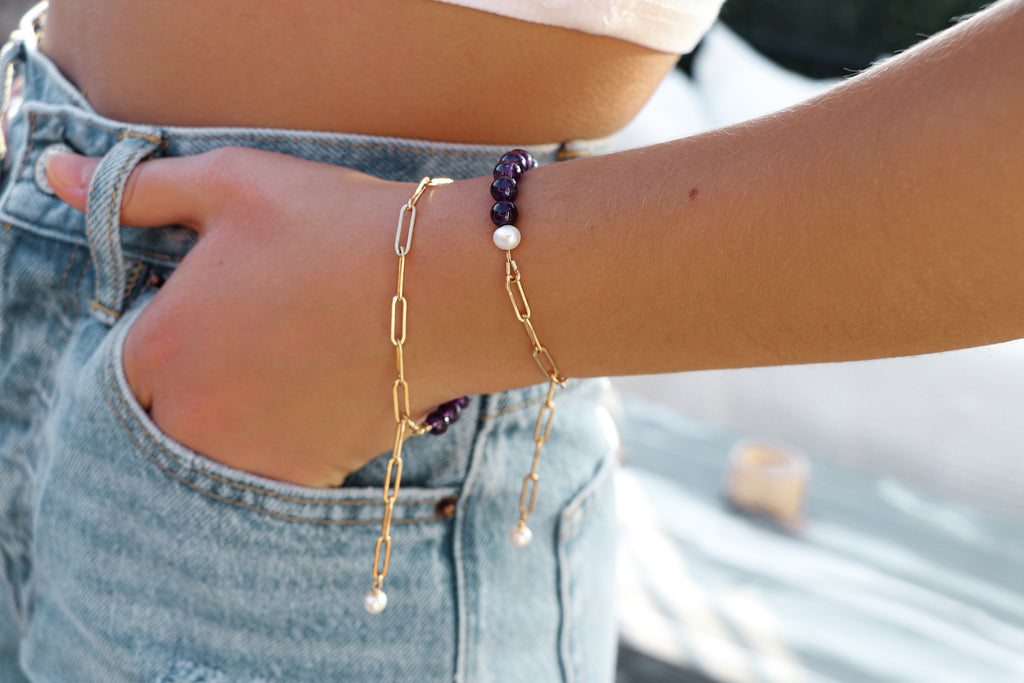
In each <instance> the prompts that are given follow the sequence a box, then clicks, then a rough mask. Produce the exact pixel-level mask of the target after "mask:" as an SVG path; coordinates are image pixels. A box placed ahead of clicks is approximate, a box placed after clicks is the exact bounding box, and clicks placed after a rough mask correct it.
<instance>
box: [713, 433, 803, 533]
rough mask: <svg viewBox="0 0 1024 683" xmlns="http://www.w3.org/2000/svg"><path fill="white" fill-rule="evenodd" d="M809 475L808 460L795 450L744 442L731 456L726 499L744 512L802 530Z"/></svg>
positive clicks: (758, 442) (726, 483) (769, 444)
mask: <svg viewBox="0 0 1024 683" xmlns="http://www.w3.org/2000/svg"><path fill="white" fill-rule="evenodd" d="M809 471H810V467H809V466H808V464H807V459H806V458H804V457H803V456H802V455H801V454H799V453H797V452H796V451H794V450H793V449H792V448H789V447H786V446H782V445H780V444H776V443H767V442H761V441H754V440H746V441H741V442H740V443H738V444H736V446H734V447H733V449H732V452H731V453H730V455H729V471H728V474H727V477H726V482H725V487H726V497H727V498H728V499H729V502H730V503H731V504H732V505H734V506H735V507H736V508H738V509H740V510H742V511H744V512H752V513H756V514H761V515H766V516H768V517H770V518H772V519H774V520H775V521H778V522H781V523H782V524H784V525H785V526H786V527H789V528H790V529H793V530H800V529H802V528H803V502H804V489H805V488H806V487H807V480H808V475H809Z"/></svg>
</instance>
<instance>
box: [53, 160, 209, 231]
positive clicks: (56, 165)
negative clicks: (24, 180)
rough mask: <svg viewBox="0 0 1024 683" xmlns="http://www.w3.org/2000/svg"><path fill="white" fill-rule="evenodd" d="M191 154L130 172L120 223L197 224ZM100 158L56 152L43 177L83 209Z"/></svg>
mask: <svg viewBox="0 0 1024 683" xmlns="http://www.w3.org/2000/svg"><path fill="white" fill-rule="evenodd" d="M190 159H191V158H190V157H182V158H169V159H154V160H151V161H144V162H142V163H141V164H139V165H138V166H136V167H135V169H134V170H133V171H132V174H131V176H129V178H128V183H127V185H126V186H125V189H124V198H123V200H122V202H121V224H122V225H131V226H135V227H143V228H145V227H157V226H161V225H173V224H180V225H187V226H189V227H192V228H197V229H198V226H199V220H198V215H197V214H198V204H197V201H196V197H195V196H194V195H193V193H192V192H190V191H189V188H190V187H192V186H193V185H194V183H192V182H189V181H190V180H191V179H192V178H191V176H190V175H189V173H190V172H191V171H192V170H193V169H192V168H191V166H192V165H193V163H192V162H191V161H190ZM99 165H100V160H99V159H96V158H92V157H84V156H81V155H79V154H73V153H71V152H58V153H56V154H53V155H51V156H50V158H49V159H47V163H46V179H47V180H48V181H49V183H50V187H52V188H53V191H54V193H56V195H57V196H58V197H60V199H62V200H63V201H65V202H67V203H68V204H70V205H71V206H73V207H75V208H76V209H78V210H79V211H83V212H84V211H85V210H86V204H87V201H88V198H89V185H90V183H91V181H92V176H93V174H94V173H95V172H96V168H97V167H98V166H99Z"/></svg>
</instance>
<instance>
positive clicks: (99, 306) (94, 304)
mask: <svg viewBox="0 0 1024 683" xmlns="http://www.w3.org/2000/svg"><path fill="white" fill-rule="evenodd" d="M89 305H90V306H92V307H93V308H95V309H96V310H97V311H102V312H104V313H106V314H107V315H109V316H112V317H113V318H114V320H119V319H120V318H121V314H120V313H118V312H117V311H115V310H113V309H110V308H107V307H106V306H104V305H103V304H101V303H100V302H99V301H96V300H93V301H90V302H89Z"/></svg>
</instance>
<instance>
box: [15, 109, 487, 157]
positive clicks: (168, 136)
mask: <svg viewBox="0 0 1024 683" xmlns="http://www.w3.org/2000/svg"><path fill="white" fill-rule="evenodd" d="M37 115H39V116H48V117H51V118H55V119H70V118H76V119H77V123H78V124H79V125H82V126H86V127H88V128H95V129H97V130H102V131H106V132H108V133H110V134H114V133H116V132H117V131H116V130H115V129H113V128H110V127H109V126H102V125H100V124H98V123H93V122H92V121H83V120H81V119H79V118H78V117H77V116H74V117H73V115H72V114H67V113H49V112H30V113H29V118H33V117H35V116H37ZM33 130H34V128H33ZM324 134H325V135H331V133H329V132H325V133H324ZM120 135H121V136H122V137H124V136H125V135H134V137H145V136H144V135H142V134H133V133H131V131H126V132H122V133H120ZM146 139H149V138H146ZM168 140H252V141H254V142H290V143H301V144H314V145H326V146H330V147H349V148H353V149H375V150H391V151H395V152H411V153H413V154H434V155H437V156H457V157H487V158H490V157H491V156H492V155H493V152H490V151H487V152H471V151H446V150H433V149H417V148H416V147H409V146H403V145H382V144H374V143H369V142H347V141H345V140H317V139H311V138H301V137H286V136H279V137H273V136H264V135H231V134H224V135H176V134H174V133H165V134H164V137H163V141H162V142H161V144H163V145H164V146H166V144H167V141H168Z"/></svg>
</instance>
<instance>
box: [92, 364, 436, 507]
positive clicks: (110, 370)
mask: <svg viewBox="0 0 1024 683" xmlns="http://www.w3.org/2000/svg"><path fill="white" fill-rule="evenodd" d="M107 375H108V380H109V381H110V383H111V384H112V385H113V387H114V390H115V391H116V392H117V398H118V400H119V401H120V403H121V406H122V408H124V410H125V412H127V413H128V415H129V416H130V417H131V418H132V421H133V422H134V423H135V425H136V426H137V427H138V428H139V429H140V430H141V431H142V433H143V434H145V436H146V439H147V440H148V441H149V442H150V443H151V444H152V445H153V446H156V448H158V449H159V450H160V451H162V452H163V453H164V454H165V455H166V456H168V457H170V458H171V459H173V460H176V461H179V462H180V461H181V458H179V457H178V456H177V455H176V454H175V453H174V452H173V451H171V450H170V449H169V448H167V447H166V446H164V445H163V444H162V443H160V442H159V441H157V440H156V439H154V438H153V436H152V435H151V434H150V433H149V431H148V430H147V429H146V428H145V425H143V424H142V423H141V422H139V419H138V418H137V417H136V416H135V415H134V413H133V412H132V410H131V406H129V405H128V402H127V400H126V399H125V397H124V396H123V395H121V392H120V391H119V390H118V389H117V378H116V376H115V375H114V367H113V361H108V369H107ZM104 393H106V392H104ZM106 398H107V403H108V404H109V405H110V407H111V408H112V409H113V410H114V414H115V415H116V416H117V419H118V421H119V422H120V423H121V426H123V427H124V428H125V431H126V432H127V433H128V436H129V437H130V438H131V439H132V441H134V442H135V445H136V446H138V447H139V449H140V450H142V451H143V452H145V451H146V448H145V446H144V445H143V444H142V443H140V442H139V441H138V439H137V438H136V437H135V434H134V433H133V431H132V429H131V427H130V426H129V425H128V424H127V423H126V422H125V421H124V419H123V418H122V417H121V414H120V411H119V410H118V409H117V406H115V405H114V403H113V401H112V400H111V399H110V397H109V395H108V396H107V397H106ZM146 457H148V458H149V459H150V460H152V461H153V462H154V463H155V464H156V465H157V467H159V468H160V469H161V470H163V471H164V472H166V473H167V474H168V475H170V476H172V477H174V478H175V479H178V480H179V481H182V482H184V483H186V484H188V485H189V486H192V487H193V488H195V489H196V490H197V491H199V492H200V493H206V494H208V495H210V496H212V497H214V498H218V496H217V495H216V494H214V493H211V492H208V491H205V490H203V489H201V488H199V487H197V486H195V484H192V483H191V482H189V481H187V480H185V479H182V478H181V477H179V476H178V475H177V474H175V473H174V472H172V471H171V470H170V469H168V468H166V467H165V466H163V465H161V464H160V462H159V461H158V460H157V459H156V458H154V457H153V456H151V455H150V454H149V453H146ZM191 468H192V470H194V471H196V472H199V473H200V474H202V475H204V476H206V477H209V478H211V479H213V480H215V481H219V482H221V483H223V484H227V485H228V486H233V487H235V488H238V489H243V490H246V491H251V492H253V493H257V494H260V495H266V496H271V497H274V498H279V499H281V500H286V501H289V502H295V503H304V504H312V505H332V506H335V505H342V506H345V505H383V504H384V503H383V501H376V500H317V499H315V498H301V497H298V496H288V495H285V494H282V493H277V492H276V491H270V490H268V489H263V488H259V487H256V486H249V485H247V484H240V483H238V482H235V481H231V480H230V479H226V478H224V477H222V476H220V475H217V474H214V473H213V472H210V471H209V470H206V469H204V468H202V467H196V466H194V465H193V466H191ZM224 500H228V501H229V502H230V499H224ZM438 500H439V499H438ZM401 502H402V504H403V505H428V504H429V505H433V504H435V503H436V502H437V500H435V499H420V500H403V501H401ZM246 507H248V506H246ZM250 509H253V510H256V511H258V512H259V511H264V510H263V509H262V508H256V507H251V508H250ZM266 513H267V514H274V513H272V512H270V511H269V510H267V511H266ZM431 519H436V518H431ZM296 521H309V522H316V521H317V520H304V519H297V520H296ZM396 521H398V520H396ZM408 521H430V520H427V519H426V518H415V519H410V520H408ZM358 523H360V524H371V523H373V524H376V523H379V520H366V521H361V522H358Z"/></svg>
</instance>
